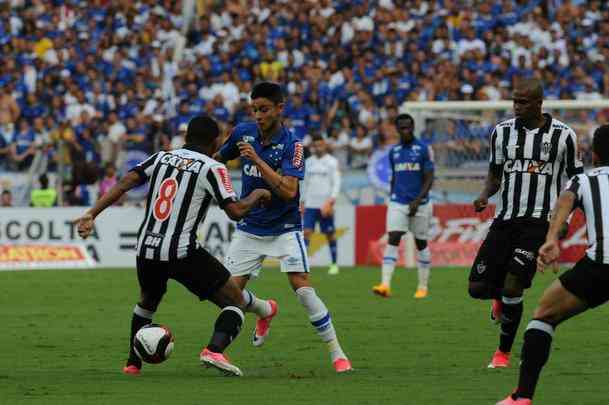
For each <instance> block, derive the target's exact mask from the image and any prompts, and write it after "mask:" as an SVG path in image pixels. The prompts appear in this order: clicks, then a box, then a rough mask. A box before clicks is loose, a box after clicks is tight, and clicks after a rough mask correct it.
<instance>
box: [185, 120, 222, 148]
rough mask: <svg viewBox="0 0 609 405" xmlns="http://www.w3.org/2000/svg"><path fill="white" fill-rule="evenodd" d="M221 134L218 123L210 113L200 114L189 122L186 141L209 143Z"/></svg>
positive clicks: (201, 143) (199, 143)
mask: <svg viewBox="0 0 609 405" xmlns="http://www.w3.org/2000/svg"><path fill="white" fill-rule="evenodd" d="M218 135H220V128H219V127H218V123H217V122H216V120H214V119H213V118H212V117H210V116H209V115H199V116H197V117H194V118H193V119H191V120H190V122H189V123H188V129H187V130H186V137H185V140H186V143H193V144H197V145H207V144H209V143H210V142H212V141H213V140H214V139H216V138H217V137H218Z"/></svg>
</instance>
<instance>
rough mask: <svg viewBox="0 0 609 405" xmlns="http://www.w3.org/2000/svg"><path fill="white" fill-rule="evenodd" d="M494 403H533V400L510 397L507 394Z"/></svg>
mask: <svg viewBox="0 0 609 405" xmlns="http://www.w3.org/2000/svg"><path fill="white" fill-rule="evenodd" d="M495 405H533V401H532V400H530V399H528V398H518V399H514V398H512V395H511V394H510V395H508V397H507V398H506V399H504V400H503V401H499V402H497V403H496V404H495Z"/></svg>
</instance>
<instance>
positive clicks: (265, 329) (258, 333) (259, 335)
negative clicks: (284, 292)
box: [252, 300, 279, 347]
mask: <svg viewBox="0 0 609 405" xmlns="http://www.w3.org/2000/svg"><path fill="white" fill-rule="evenodd" d="M269 304H270V305H271V314H270V315H269V316H267V317H266V318H258V319H257V320H256V329H254V336H252V344H253V345H254V346H255V347H260V346H262V345H263V344H264V341H265V340H266V337H267V336H268V335H269V330H270V329H271V321H272V320H273V318H274V317H275V315H277V312H278V311H279V307H278V306H277V302H275V300H269Z"/></svg>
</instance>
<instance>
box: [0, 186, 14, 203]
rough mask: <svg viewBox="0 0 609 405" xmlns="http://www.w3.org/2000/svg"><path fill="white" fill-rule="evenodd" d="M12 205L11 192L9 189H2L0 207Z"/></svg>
mask: <svg viewBox="0 0 609 405" xmlns="http://www.w3.org/2000/svg"><path fill="white" fill-rule="evenodd" d="M12 206H13V193H11V190H7V189H5V190H2V194H1V195H0V207H12Z"/></svg>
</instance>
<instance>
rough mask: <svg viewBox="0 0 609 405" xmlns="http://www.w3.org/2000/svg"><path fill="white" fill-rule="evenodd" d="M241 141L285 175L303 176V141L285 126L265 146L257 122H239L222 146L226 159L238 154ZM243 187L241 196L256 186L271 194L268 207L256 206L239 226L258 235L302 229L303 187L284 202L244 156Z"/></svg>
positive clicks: (221, 151)
mask: <svg viewBox="0 0 609 405" xmlns="http://www.w3.org/2000/svg"><path fill="white" fill-rule="evenodd" d="M238 142H248V143H250V144H251V145H252V146H253V147H254V150H255V151H256V153H257V154H258V156H260V157H261V158H262V159H263V160H264V161H265V162H266V163H267V164H268V165H269V166H270V167H271V168H273V170H275V171H276V172H277V173H279V174H281V175H282V176H292V177H296V178H297V179H299V180H302V179H303V178H304V167H305V166H304V149H303V146H302V143H301V142H300V141H299V140H298V139H297V138H296V137H295V136H294V135H293V134H292V133H291V132H290V131H288V130H287V129H286V128H285V127H283V126H282V127H281V129H280V130H279V132H278V133H277V134H275V136H274V137H273V138H272V139H271V143H270V144H268V145H263V144H262V143H261V139H260V131H259V129H258V125H257V124H256V123H253V122H246V123H242V124H239V125H237V126H236V127H235V128H234V129H233V132H232V133H231V135H230V137H229V138H228V140H227V141H226V142H225V143H224V145H223V146H222V148H221V149H220V155H221V156H222V158H223V159H224V160H232V159H235V158H237V157H239V148H238V146H237V143H238ZM241 168H242V169H241V170H242V186H241V198H245V197H247V196H248V195H249V194H250V193H251V192H252V191H253V190H254V189H256V188H264V189H267V190H269V191H271V193H272V199H271V202H270V204H269V205H268V206H266V207H258V208H253V209H252V210H251V211H250V212H249V213H248V214H247V216H246V217H245V218H243V219H242V220H241V221H240V222H239V223H238V224H237V229H240V230H242V231H244V232H248V233H251V234H254V235H258V236H273V235H275V236H276V235H281V234H283V233H286V232H292V231H299V230H302V224H301V217H300V212H299V209H298V208H299V203H300V190H299V191H298V193H297V195H296V196H295V197H294V198H293V199H292V200H290V201H285V200H283V199H281V198H279V196H277V195H276V194H275V193H273V190H272V188H271V186H270V185H269V184H268V183H267V182H266V181H265V180H264V179H263V178H262V175H261V174H260V171H259V170H258V167H257V166H256V165H255V164H254V163H253V162H252V161H251V160H249V159H245V158H241Z"/></svg>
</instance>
